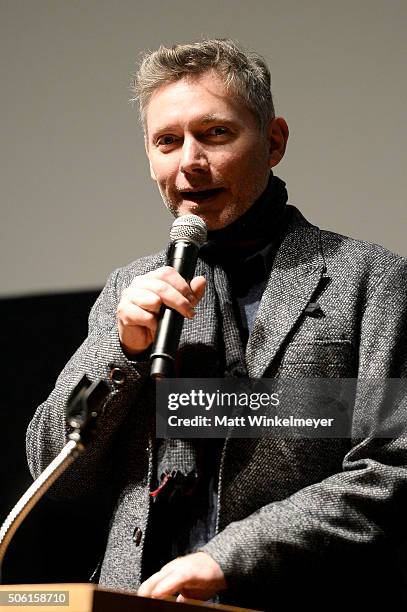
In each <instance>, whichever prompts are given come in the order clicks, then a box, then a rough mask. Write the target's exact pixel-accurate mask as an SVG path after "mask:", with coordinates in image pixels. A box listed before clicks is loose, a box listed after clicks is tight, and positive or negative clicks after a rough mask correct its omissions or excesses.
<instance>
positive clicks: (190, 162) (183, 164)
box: [180, 136, 209, 174]
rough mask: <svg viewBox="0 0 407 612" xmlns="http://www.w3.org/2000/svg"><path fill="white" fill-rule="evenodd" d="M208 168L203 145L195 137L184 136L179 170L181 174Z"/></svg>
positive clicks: (198, 171) (204, 170)
mask: <svg viewBox="0 0 407 612" xmlns="http://www.w3.org/2000/svg"><path fill="white" fill-rule="evenodd" d="M208 168H209V163H208V158H207V155H206V151H205V149H204V147H202V145H201V144H200V142H199V141H197V140H196V138H193V137H190V138H188V137H186V136H185V138H184V142H183V145H182V153H181V159H180V171H181V172H182V173H183V174H194V173H202V172H206V171H207V170H208Z"/></svg>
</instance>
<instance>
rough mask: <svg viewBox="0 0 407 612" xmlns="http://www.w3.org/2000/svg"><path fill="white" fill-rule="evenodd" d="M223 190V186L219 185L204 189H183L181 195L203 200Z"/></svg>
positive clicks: (190, 198) (185, 197) (186, 197)
mask: <svg viewBox="0 0 407 612" xmlns="http://www.w3.org/2000/svg"><path fill="white" fill-rule="evenodd" d="M221 191H223V187H217V188H216V189H202V191H181V195H182V197H183V198H184V200H190V201H192V202H203V201H204V200H209V198H213V197H214V196H216V195H218V194H219V193H221Z"/></svg>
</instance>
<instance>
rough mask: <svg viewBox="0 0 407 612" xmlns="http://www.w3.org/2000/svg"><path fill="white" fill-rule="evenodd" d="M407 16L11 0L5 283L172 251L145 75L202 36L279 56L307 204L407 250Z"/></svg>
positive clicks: (6, 63)
mask: <svg viewBox="0 0 407 612" xmlns="http://www.w3.org/2000/svg"><path fill="white" fill-rule="evenodd" d="M406 22H407V2H405V0H400V1H396V0H341V2H338V1H337V0H284V1H283V2H282V1H281V0H278V1H277V0H252V1H250V2H248V1H246V0H245V1H240V0H239V1H233V0H224V1H223V2H219V1H215V0H205V1H201V2H189V1H188V2H187V1H186V0H171V1H164V0H161V1H158V0H148V1H144V0H143V1H141V0H118V1H117V2H112V0H0V66H1V69H0V75H1V81H0V83H1V95H0V105H1V112H0V121H1V127H0V135H1V153H0V155H1V158H0V168H1V183H0V184H1V211H2V215H1V240H0V243H1V267H2V271H1V285H0V293H1V294H2V295H3V296H4V295H18V294H24V293H32V292H43V291H52V290H64V289H75V288H76V289H79V288H90V287H97V286H100V285H102V284H103V283H104V280H105V278H106V276H107V274H108V273H109V272H110V271H111V270H112V269H113V268H115V267H117V266H121V265H124V264H126V263H127V262H129V261H130V260H132V259H134V258H136V257H138V256H140V255H144V254H147V253H149V252H153V251H156V250H159V249H160V248H162V246H164V244H165V243H166V241H167V235H168V229H169V226H170V224H171V219H170V217H169V215H168V213H167V212H166V211H165V209H164V207H163V205H162V203H161V200H160V197H159V195H158V192H157V191H156V187H155V185H154V184H153V183H152V182H151V180H150V178H149V174H148V167H147V163H146V159H145V157H144V151H143V143H142V138H141V133H140V130H139V127H138V124H137V115H136V109H133V108H132V107H131V105H130V104H129V103H128V98H129V95H130V94H129V91H128V84H129V80H130V79H129V75H130V73H131V72H132V70H133V68H134V62H135V61H136V60H137V59H138V58H139V56H140V53H141V52H142V51H143V50H145V49H147V48H150V49H152V48H155V47H157V46H158V45H159V44H160V43H164V44H168V43H174V42H179V41H186V40H193V39H196V38H200V37H201V36H202V35H207V36H223V37H225V36H228V37H233V38H236V39H238V40H240V41H241V43H243V44H244V45H245V46H247V47H250V48H252V49H254V50H256V51H258V52H260V53H261V54H262V55H263V56H264V57H265V58H266V59H267V60H268V61H269V62H270V64H271V69H272V77H273V88H274V93H275V100H276V106H277V111H278V113H279V114H281V115H283V116H285V117H286V119H287V121H288V123H289V125H290V128H291V137H290V142H289V148H288V152H287V156H286V158H285V160H284V162H283V163H282V164H281V165H280V166H279V167H278V168H277V171H276V173H277V174H278V175H279V176H280V177H281V178H283V179H284V180H286V181H287V183H288V188H289V193H290V198H291V201H292V202H293V203H295V204H296V205H298V206H299V207H300V208H301V209H302V211H303V212H304V214H305V215H306V216H307V217H308V218H309V219H310V220H311V221H313V222H314V223H317V224H318V225H320V226H322V227H326V228H329V229H334V230H336V231H339V232H342V233H346V234H350V235H353V236H355V237H358V238H364V239H366V240H369V241H372V242H378V243H381V244H384V245H385V246H386V247H388V248H390V249H391V250H394V251H396V252H398V253H400V254H402V255H407V245H406V240H405V233H406V223H405V221H406V212H405V210H406V207H405V193H406V192H407V189H406V175H407V163H406V162H407V155H406V148H405V142H406V141H407V138H406V137H407V133H406V132H407V128H406V125H407V122H406V107H405V101H406V99H407V85H406V69H405V66H406V36H405V24H406Z"/></svg>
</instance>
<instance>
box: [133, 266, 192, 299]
mask: <svg viewBox="0 0 407 612" xmlns="http://www.w3.org/2000/svg"><path fill="white" fill-rule="evenodd" d="M144 277H146V278H157V279H159V280H162V281H165V282H166V283H169V284H170V285H171V286H172V287H174V289H177V290H178V291H179V292H180V293H182V295H183V296H184V297H186V298H187V299H188V300H189V301H191V300H193V299H194V294H193V292H192V291H191V288H190V286H189V284H188V283H187V281H186V280H185V279H184V278H183V277H182V276H181V274H180V273H179V272H177V271H176V270H175V268H173V267H171V266H163V267H162V268H158V269H157V270H152V271H151V272H148V273H147V274H145V275H144ZM140 278H142V277H140Z"/></svg>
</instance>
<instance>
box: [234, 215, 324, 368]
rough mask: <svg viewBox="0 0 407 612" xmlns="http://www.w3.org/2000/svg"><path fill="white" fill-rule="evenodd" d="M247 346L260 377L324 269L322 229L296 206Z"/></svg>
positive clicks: (250, 365)
mask: <svg viewBox="0 0 407 612" xmlns="http://www.w3.org/2000/svg"><path fill="white" fill-rule="evenodd" d="M289 208H290V209H291V214H292V219H291V221H290V223H289V225H288V228H287V232H286V234H285V236H284V238H283V240H282V242H281V245H280V247H279V249H278V251H277V253H276V256H275V259H274V263H273V266H272V270H271V273H270V276H269V280H268V283H267V286H266V289H265V290H264V293H263V296H262V299H261V302H260V306H259V310H258V313H257V316H256V319H255V322H254V326H253V330H252V333H251V334H250V337H249V340H248V343H247V347H246V364H247V369H248V373H249V376H250V377H251V378H260V377H261V376H263V375H264V372H265V370H266V369H267V368H268V366H269V365H270V364H271V362H272V361H273V359H274V358H275V357H276V354H277V352H278V350H279V349H280V348H281V346H282V345H283V343H284V341H285V339H286V338H287V337H288V335H289V333H290V332H291V330H292V329H293V327H294V326H295V324H296V323H297V321H298V320H299V319H300V317H301V316H302V314H303V312H304V309H305V307H306V306H307V304H308V303H309V302H310V300H311V298H312V295H313V293H314V292H315V290H316V288H317V287H318V284H319V282H320V280H321V277H322V275H323V273H324V271H325V269H326V268H325V262H324V258H323V254H322V251H321V247H320V229H319V228H318V227H316V226H314V225H311V224H310V223H308V222H307V221H306V220H305V219H304V217H303V216H302V215H301V213H300V212H299V211H298V210H297V209H296V208H295V207H293V206H290V207H289Z"/></svg>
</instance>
